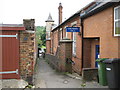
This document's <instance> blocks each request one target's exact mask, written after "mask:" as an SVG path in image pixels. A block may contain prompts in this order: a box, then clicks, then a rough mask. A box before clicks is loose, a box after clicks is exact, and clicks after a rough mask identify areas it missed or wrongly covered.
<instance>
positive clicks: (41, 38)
mask: <svg viewBox="0 0 120 90" xmlns="http://www.w3.org/2000/svg"><path fill="white" fill-rule="evenodd" d="M36 39H37V43H38V47H40V48H42V47H45V45H46V44H45V43H46V29H45V27H44V26H36Z"/></svg>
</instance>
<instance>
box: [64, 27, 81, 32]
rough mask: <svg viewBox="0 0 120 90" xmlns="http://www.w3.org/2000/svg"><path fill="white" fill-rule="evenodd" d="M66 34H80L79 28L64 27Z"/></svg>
mask: <svg viewBox="0 0 120 90" xmlns="http://www.w3.org/2000/svg"><path fill="white" fill-rule="evenodd" d="M66 32H80V27H66Z"/></svg>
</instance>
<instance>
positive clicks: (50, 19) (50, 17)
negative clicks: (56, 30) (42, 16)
mask: <svg viewBox="0 0 120 90" xmlns="http://www.w3.org/2000/svg"><path fill="white" fill-rule="evenodd" d="M46 22H54V20H53V19H52V16H51V14H50V13H49V16H48V19H47V20H46Z"/></svg>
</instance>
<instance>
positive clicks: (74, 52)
mask: <svg viewBox="0 0 120 90" xmlns="http://www.w3.org/2000/svg"><path fill="white" fill-rule="evenodd" d="M75 37H76V32H73V48H72V49H73V55H74V56H76V38H75Z"/></svg>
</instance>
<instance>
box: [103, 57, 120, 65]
mask: <svg viewBox="0 0 120 90" xmlns="http://www.w3.org/2000/svg"><path fill="white" fill-rule="evenodd" d="M103 62H104V63H108V64H111V63H120V58H112V59H106V60H105V61H103Z"/></svg>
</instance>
